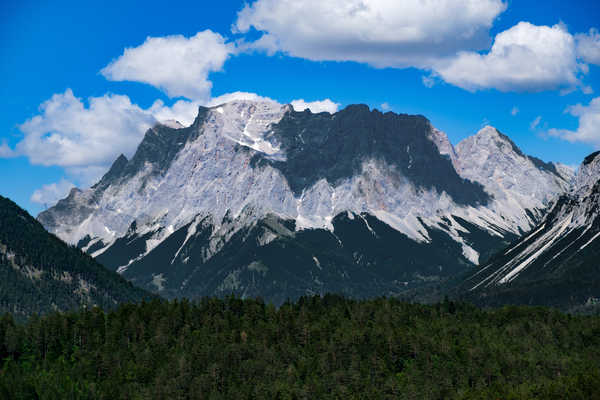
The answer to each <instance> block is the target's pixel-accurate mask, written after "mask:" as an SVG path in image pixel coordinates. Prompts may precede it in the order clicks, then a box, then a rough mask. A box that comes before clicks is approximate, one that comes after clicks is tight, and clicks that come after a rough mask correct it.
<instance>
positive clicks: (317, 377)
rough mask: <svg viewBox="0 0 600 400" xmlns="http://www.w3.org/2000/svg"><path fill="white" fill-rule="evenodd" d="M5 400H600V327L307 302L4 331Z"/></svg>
mask: <svg viewBox="0 0 600 400" xmlns="http://www.w3.org/2000/svg"><path fill="white" fill-rule="evenodd" d="M0 356H1V357H2V358H3V359H4V360H5V361H4V364H3V366H2V369H1V371H0V397H1V398H10V399H31V398H36V399H67V398H68V399H111V400H112V399H188V398H190V399H334V398H335V399H352V398H356V399H358V398H360V399H383V398H403V399H442V398H443V399H595V398H596V399H597V398H600V361H599V360H600V318H599V317H584V316H570V315H566V314H561V313H559V312H556V311H552V310H550V309H545V308H524V307H506V308H502V309H498V310H494V311H482V310H480V309H477V308H474V307H473V306H469V305H465V304H456V303H452V302H448V301H446V302H444V303H442V304H437V305H433V306H424V305H415V304H408V303H403V302H400V301H397V300H392V299H374V300H366V301H356V300H347V299H344V298H341V297H338V296H331V295H327V296H325V297H323V298H320V297H312V298H301V299H300V300H299V301H298V302H297V303H295V304H291V303H286V304H284V305H283V306H282V307H280V308H278V309H276V308H275V307H273V306H271V305H265V304H264V303H263V302H262V301H260V300H239V299H235V298H229V299H226V300H218V299H204V300H202V301H200V302H199V303H197V304H191V303H189V302H187V301H173V302H166V301H159V300H155V301H152V302H149V303H142V304H138V305H122V306H120V307H119V308H118V309H116V310H114V311H111V312H108V313H105V312H103V311H102V310H100V309H98V308H94V309H88V310H83V311H80V312H78V313H73V314H59V313H55V314H51V315H48V316H46V317H44V318H42V319H38V318H34V319H31V320H30V321H29V322H28V324H27V325H15V323H14V322H13V321H12V319H11V317H10V316H4V317H3V318H2V319H1V321H0Z"/></svg>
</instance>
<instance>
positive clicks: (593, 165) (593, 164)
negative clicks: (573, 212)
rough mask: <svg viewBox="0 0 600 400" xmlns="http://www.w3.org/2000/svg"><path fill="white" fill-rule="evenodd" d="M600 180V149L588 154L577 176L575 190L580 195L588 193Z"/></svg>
mask: <svg viewBox="0 0 600 400" xmlns="http://www.w3.org/2000/svg"><path fill="white" fill-rule="evenodd" d="M599 180H600V151H597V152H594V153H592V154H590V155H589V156H587V157H586V158H585V159H584V160H583V163H581V166H580V167H579V170H578V171H577V175H576V177H575V185H574V192H575V194H576V195H578V196H582V195H586V194H587V192H588V191H589V190H591V189H592V187H593V186H594V185H595V184H596V183H597V182H598V181H599Z"/></svg>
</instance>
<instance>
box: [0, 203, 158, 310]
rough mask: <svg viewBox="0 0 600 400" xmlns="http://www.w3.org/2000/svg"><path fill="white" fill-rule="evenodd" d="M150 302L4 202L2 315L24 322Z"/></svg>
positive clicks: (0, 206)
mask: <svg viewBox="0 0 600 400" xmlns="http://www.w3.org/2000/svg"><path fill="white" fill-rule="evenodd" d="M149 296H151V295H150V294H148V293H147V292H145V291H143V290H142V289H138V288H135V287H133V286H132V285H131V283H129V282H127V281H126V280H125V279H123V278H121V277H120V276H119V275H118V274H116V273H114V272H111V271H108V270H107V269H106V268H104V267H103V266H102V265H100V264H99V263H97V262H96V261H94V259H93V258H92V257H90V256H88V255H87V254H84V253H82V252H81V251H80V250H78V249H77V248H75V247H72V246H69V245H67V244H66V243H64V242H63V241H62V240H60V239H59V238H57V237H56V236H54V235H52V234H50V233H48V232H46V230H45V229H44V227H43V226H42V225H41V224H40V223H39V222H38V221H36V220H35V219H34V218H33V217H31V216H30V215H29V214H28V213H27V212H26V211H25V210H23V209H21V208H20V207H19V206H17V205H16V204H15V203H13V202H12V201H11V200H9V199H7V198H5V197H2V196H0V312H11V313H14V314H15V316H16V317H17V318H24V317H27V316H29V315H32V314H34V313H47V312H51V311H56V310H61V311H67V310H73V309H78V308H80V307H81V306H94V305H98V306H101V307H104V308H110V307H114V306H116V305H117V304H119V303H122V302H132V301H139V300H141V299H142V298H144V297H149Z"/></svg>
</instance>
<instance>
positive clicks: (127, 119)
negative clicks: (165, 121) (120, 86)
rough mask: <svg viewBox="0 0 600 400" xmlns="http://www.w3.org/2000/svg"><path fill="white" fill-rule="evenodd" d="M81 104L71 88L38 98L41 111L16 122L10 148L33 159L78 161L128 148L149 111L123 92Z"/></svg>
mask: <svg viewBox="0 0 600 400" xmlns="http://www.w3.org/2000/svg"><path fill="white" fill-rule="evenodd" d="M88 102H89V106H88V107H86V106H85V104H84V103H83V102H82V101H81V99H78V98H76V97H75V96H74V95H73V92H72V91H71V89H67V90H66V91H65V92H64V93H61V94H55V95H54V96H52V98H50V100H48V101H46V102H44V103H42V105H41V106H40V111H41V113H40V114H39V115H37V116H35V117H33V118H31V119H29V120H27V121H26V122H24V123H23V124H21V125H20V126H19V129H20V130H21V132H22V133H23V134H24V138H23V139H22V140H21V141H20V142H19V143H17V146H16V152H17V153H18V154H20V155H25V156H27V157H29V160H30V161H31V162H32V163H33V164H40V165H47V166H48V165H58V166H61V167H82V166H94V165H103V164H106V163H109V162H112V161H113V160H114V158H116V156H118V155H119V153H120V152H123V153H125V154H129V155H130V154H132V153H133V151H134V150H135V148H136V146H137V144H138V143H139V141H140V139H141V137H142V135H143V133H144V131H145V130H146V129H148V128H149V127H151V126H152V125H153V124H154V123H155V119H154V117H152V115H150V114H149V113H148V112H146V111H144V110H143V109H141V108H140V107H139V106H137V105H135V104H132V103H131V101H130V100H129V97H127V96H121V95H113V94H106V95H104V96H102V97H91V98H89V99H88Z"/></svg>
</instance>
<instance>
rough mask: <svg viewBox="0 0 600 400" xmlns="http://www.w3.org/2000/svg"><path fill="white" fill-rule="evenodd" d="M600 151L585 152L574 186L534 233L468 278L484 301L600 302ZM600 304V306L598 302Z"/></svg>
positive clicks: (574, 305) (573, 305) (575, 305)
mask: <svg viewBox="0 0 600 400" xmlns="http://www.w3.org/2000/svg"><path fill="white" fill-rule="evenodd" d="M599 238H600V152H596V153H593V154H591V155H589V156H588V157H586V158H585V160H584V161H583V163H582V165H581V166H580V168H579V172H578V174H577V176H576V180H575V184H574V187H573V189H572V190H571V191H570V192H568V193H565V194H564V195H562V196H561V197H560V198H559V199H558V201H556V203H555V204H554V206H553V207H552V209H551V210H550V212H549V213H548V215H547V216H546V217H545V218H544V219H543V221H541V223H540V224H539V225H538V226H536V227H535V228H534V229H533V230H532V231H531V232H530V233H529V234H528V235H526V236H525V237H523V238H522V239H520V240H519V241H517V242H515V243H513V244H512V245H511V246H510V247H509V248H507V249H505V251H503V252H501V253H500V254H498V255H497V256H495V257H493V258H492V259H491V260H490V262H489V263H488V264H486V265H484V266H482V268H481V269H479V270H478V271H477V273H475V274H473V275H472V276H470V277H469V279H468V280H467V282H466V284H465V287H464V289H466V290H467V293H468V295H469V297H470V298H471V299H473V300H474V301H476V302H478V303H482V304H489V305H497V304H503V303H521V304H538V305H550V306H555V307H560V308H566V309H582V308H583V309H584V308H592V307H598V305H599V304H600V262H599V260H600V240H598V239H599ZM598 308H600V307H598Z"/></svg>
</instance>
